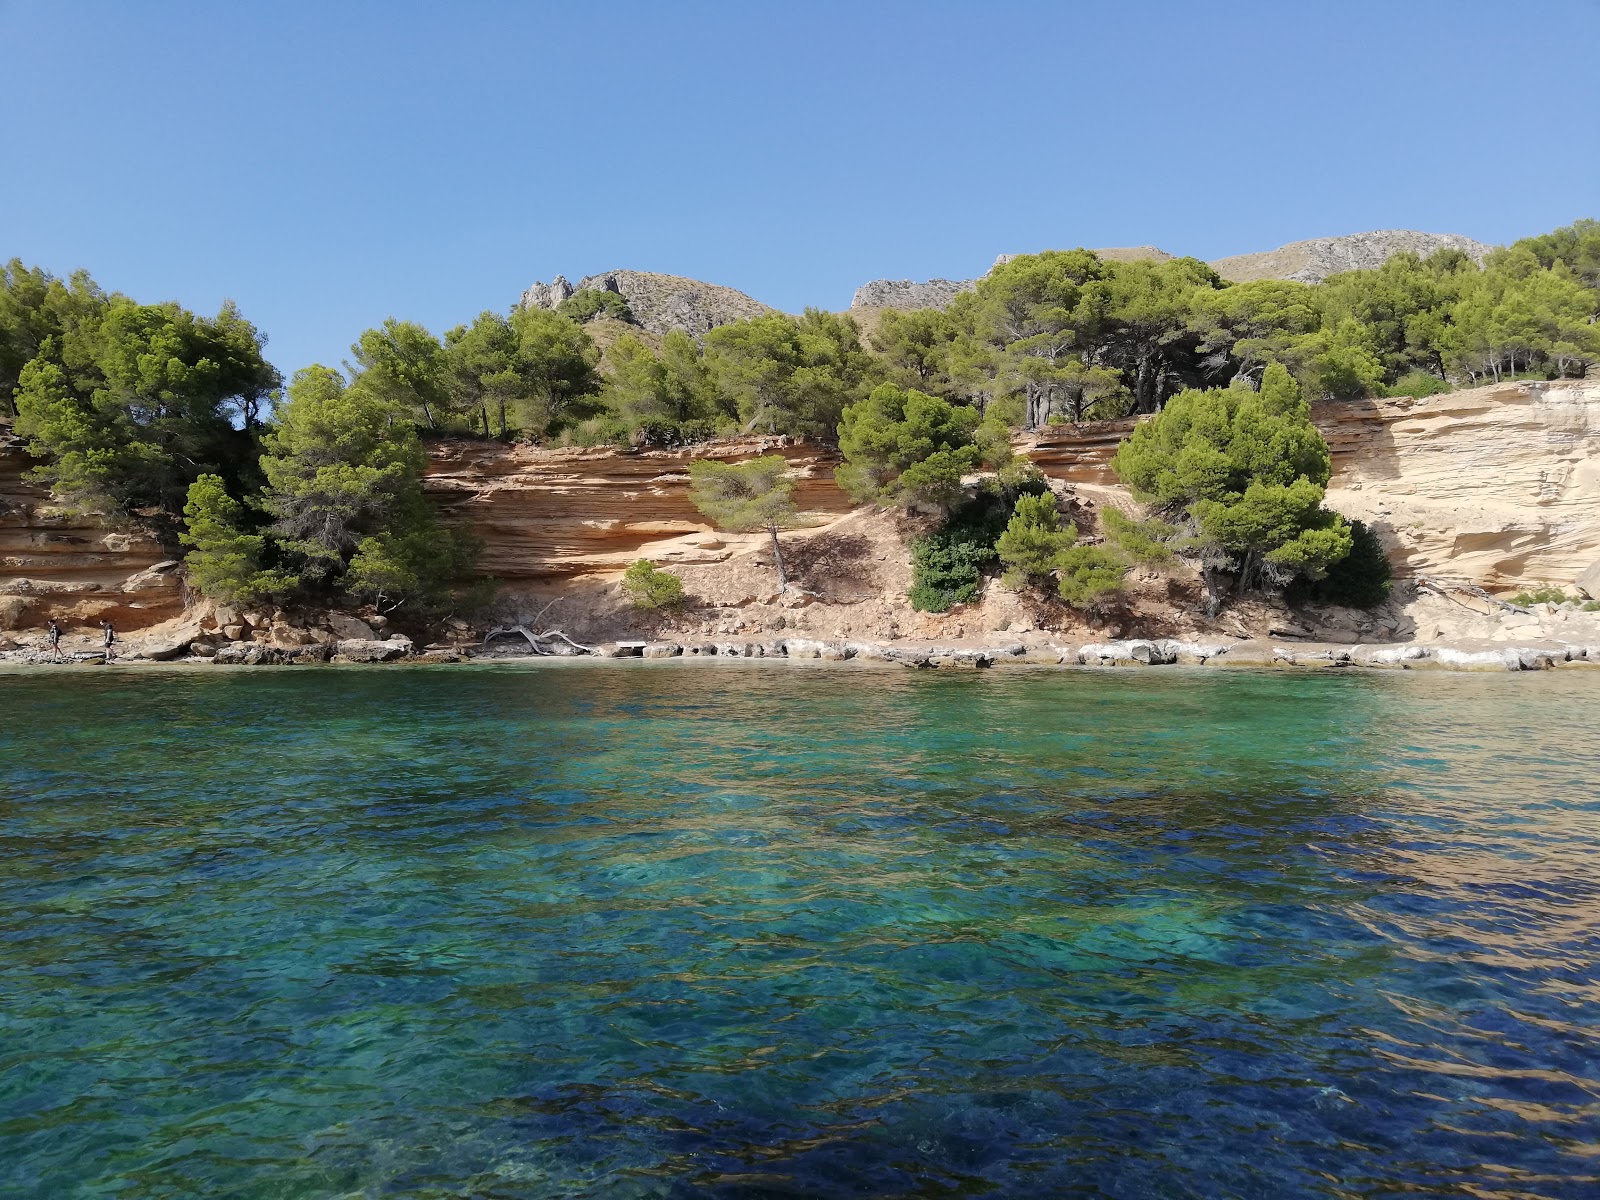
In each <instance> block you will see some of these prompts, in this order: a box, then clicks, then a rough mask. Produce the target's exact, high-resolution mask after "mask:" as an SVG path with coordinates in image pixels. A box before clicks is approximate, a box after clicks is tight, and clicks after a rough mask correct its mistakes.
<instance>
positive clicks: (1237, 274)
mask: <svg viewBox="0 0 1600 1200" xmlns="http://www.w3.org/2000/svg"><path fill="white" fill-rule="evenodd" d="M1446 249H1449V250H1460V251H1462V252H1463V253H1464V254H1466V256H1467V257H1468V258H1470V259H1472V261H1473V262H1475V263H1478V264H1479V265H1480V266H1481V265H1482V264H1483V260H1484V258H1486V257H1487V256H1488V254H1489V251H1491V250H1493V249H1494V247H1493V246H1490V245H1488V244H1486V243H1484V242H1479V241H1474V240H1473V239H1472V238H1469V237H1462V236H1461V235H1460V234H1459V233H1419V232H1417V231H1416V230H1414V229H1374V230H1371V231H1370V232H1367V233H1352V234H1349V235H1348V236H1346V237H1331V238H1311V239H1310V240H1308V241H1304V242H1290V243H1289V244H1288V245H1287V246H1279V247H1278V248H1277V249H1276V250H1266V251H1263V252H1261V253H1258V254H1235V255H1233V256H1232V257H1230V258H1218V259H1213V260H1212V262H1211V264H1210V265H1211V267H1212V269H1213V270H1215V271H1216V272H1217V274H1218V275H1221V276H1222V277H1223V278H1224V279H1231V280H1233V281H1234V282H1235V283H1248V282H1250V281H1252V280H1256V279H1292V280H1296V281H1298V282H1300V283H1321V282H1322V281H1323V280H1324V279H1326V278H1327V277H1328V276H1330V275H1337V274H1339V273H1340V272H1341V271H1371V270H1375V269H1376V268H1378V267H1381V266H1383V264H1384V263H1386V262H1388V261H1389V260H1390V259H1391V258H1393V257H1394V256H1395V255H1396V254H1400V253H1403V252H1405V251H1410V252H1411V253H1413V254H1417V255H1419V256H1421V257H1423V258H1426V257H1428V255H1430V254H1432V253H1433V252H1434V251H1436V250H1446Z"/></svg>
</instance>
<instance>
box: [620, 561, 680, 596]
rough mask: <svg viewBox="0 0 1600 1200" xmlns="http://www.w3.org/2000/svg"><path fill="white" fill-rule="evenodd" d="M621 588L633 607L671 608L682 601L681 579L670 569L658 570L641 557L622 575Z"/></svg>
mask: <svg viewBox="0 0 1600 1200" xmlns="http://www.w3.org/2000/svg"><path fill="white" fill-rule="evenodd" d="M622 590H623V591H624V592H626V593H627V594H628V596H629V597H630V598H631V599H632V600H633V606H634V607H635V608H671V607H672V606H673V605H675V604H682V603H683V580H681V579H679V578H678V577H677V576H676V575H674V574H672V573H671V572H670V571H658V570H656V569H655V567H654V566H653V565H652V564H651V562H650V560H649V559H648V558H641V559H639V561H638V562H636V563H634V564H633V566H631V567H629V568H628V569H627V571H625V572H624V573H623V576H622Z"/></svg>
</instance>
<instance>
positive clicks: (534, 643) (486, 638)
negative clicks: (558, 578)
mask: <svg viewBox="0 0 1600 1200" xmlns="http://www.w3.org/2000/svg"><path fill="white" fill-rule="evenodd" d="M512 634H521V635H522V636H523V637H525V638H527V639H528V645H529V646H530V647H532V649H533V652H534V653H535V654H558V653H560V652H559V651H556V650H551V649H550V648H549V647H548V645H547V644H546V643H550V642H555V641H561V642H565V643H566V644H567V645H569V646H571V647H572V648H573V649H574V650H576V651H578V653H580V654H594V653H596V651H595V648H594V647H593V646H585V645H584V644H583V643H582V642H575V641H573V640H572V639H571V638H569V637H568V636H567V635H566V634H564V633H562V632H561V630H559V629H547V630H543V631H541V632H537V633H536V632H534V631H533V630H532V629H529V628H528V627H527V626H526V625H524V624H523V623H522V622H521V621H518V622H517V623H516V624H515V625H496V626H495V627H494V628H493V629H491V630H489V632H488V633H486V634H484V635H483V644H484V645H485V646H487V645H488V644H489V643H490V641H492V640H493V639H494V638H497V637H510V636H511V635H512Z"/></svg>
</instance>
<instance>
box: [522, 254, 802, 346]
mask: <svg viewBox="0 0 1600 1200" xmlns="http://www.w3.org/2000/svg"><path fill="white" fill-rule="evenodd" d="M589 290H594V291H602V292H615V293H616V294H617V295H619V296H621V297H622V298H623V299H624V300H626V301H627V302H628V308H629V310H630V311H632V313H633V317H634V320H636V321H637V322H638V323H639V326H640V328H642V329H648V330H649V331H650V332H651V333H654V334H665V333H669V332H671V331H672V330H674V329H681V330H683V331H684V332H685V333H687V334H690V335H691V336H693V337H697V338H698V337H704V336H705V335H706V334H707V333H709V332H710V331H711V330H713V329H715V328H717V326H719V325H727V324H729V323H730V322H733V321H742V320H746V319H748V318H750V317H759V316H763V315H764V314H766V313H770V312H774V311H775V310H774V309H773V308H771V307H770V306H768V305H765V304H763V303H761V301H759V300H757V299H755V298H754V297H751V296H747V295H745V294H744V293H743V292H741V291H738V290H736V289H734V288H731V287H723V286H722V285H721V284H716V283H705V282H703V281H701V280H699V279H685V278H683V277H682V276H680V275H660V274H657V273H656V272H654V271H626V270H618V271H602V272H600V273H599V274H598V275H586V276H584V278H582V279H580V280H578V282H577V284H576V285H573V284H570V283H568V282H567V280H566V279H565V278H564V277H563V276H560V275H557V276H556V277H555V279H553V280H552V281H551V282H549V283H536V284H534V285H533V286H532V287H530V288H529V289H528V290H527V291H525V292H523V293H522V307H523V308H555V307H556V306H557V305H558V304H560V303H561V302H562V301H563V300H565V299H567V298H568V297H570V296H571V295H572V294H573V293H574V292H582V291H589Z"/></svg>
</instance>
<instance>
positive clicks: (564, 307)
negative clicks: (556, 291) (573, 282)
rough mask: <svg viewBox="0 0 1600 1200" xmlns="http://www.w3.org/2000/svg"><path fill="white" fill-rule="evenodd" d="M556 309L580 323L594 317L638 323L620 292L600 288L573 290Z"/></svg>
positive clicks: (629, 323)
mask: <svg viewBox="0 0 1600 1200" xmlns="http://www.w3.org/2000/svg"><path fill="white" fill-rule="evenodd" d="M556 311H557V312H558V313H560V314H561V315H562V316H563V317H566V318H567V319H568V320H572V321H576V322H577V323H578V324H580V325H582V324H584V323H586V322H588V321H592V320H594V319H595V318H596V317H610V318H611V319H612V320H613V321H622V322H624V323H625V324H628V325H637V324H638V323H639V322H638V321H637V320H635V319H634V316H633V310H632V309H631V308H629V307H628V302H627V301H626V300H624V299H623V298H622V296H621V295H620V294H618V293H617V292H611V291H606V290H604V289H602V288H583V289H581V290H580V291H576V292H573V293H572V295H570V296H568V297H567V298H566V299H565V300H563V301H562V302H561V303H560V304H558V305H556Z"/></svg>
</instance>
